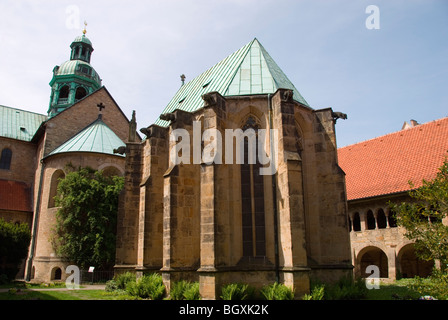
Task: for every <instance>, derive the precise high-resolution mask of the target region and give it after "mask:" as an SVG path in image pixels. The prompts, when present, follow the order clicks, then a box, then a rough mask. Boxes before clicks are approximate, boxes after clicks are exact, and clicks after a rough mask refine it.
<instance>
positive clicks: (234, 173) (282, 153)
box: [115, 39, 352, 299]
mask: <svg viewBox="0 0 448 320" xmlns="http://www.w3.org/2000/svg"><path fill="white" fill-rule="evenodd" d="M182 79H185V78H184V77H183V76H182ZM338 118H343V119H345V118H346V115H345V114H342V113H340V112H334V111H333V110H332V109H331V108H325V109H314V108H312V107H311V106H310V105H309V104H308V103H307V101H306V100H305V99H304V98H303V97H302V96H301V94H300V93H299V91H298V90H297V89H296V88H295V86H294V85H293V84H292V83H291V81H290V80H289V79H288V78H287V77H286V75H285V73H284V72H283V71H282V70H281V69H280V68H279V66H278V65H277V64H276V62H275V61H274V60H273V59H272V57H271V56H270V55H269V54H268V52H267V51H266V50H265V48H264V47H263V46H262V45H261V43H260V42H259V41H258V40H257V39H253V40H252V41H250V42H249V43H248V44H246V45H245V46H243V47H242V48H241V49H239V50H237V51H236V52H234V53H233V54H231V55H230V56H228V57H227V58H225V59H223V60H222V61H220V62H218V63H217V64H216V65H214V66H213V67H211V68H210V69H208V70H206V71H205V72H203V73H202V74H200V75H199V76H197V77H196V78H194V79H192V80H191V81H189V82H188V83H184V84H183V85H182V86H181V87H180V89H179V90H178V92H177V93H176V94H175V95H174V97H173V98H172V99H171V101H170V102H169V103H168V105H167V106H166V108H165V110H163V111H162V112H161V115H160V117H159V119H158V120H157V121H156V122H155V123H154V124H152V125H149V126H147V127H144V128H142V129H141V132H142V133H143V134H144V135H145V138H144V139H143V141H142V142H140V141H135V142H132V141H130V142H127V143H126V146H125V147H124V148H121V149H120V150H121V153H122V154H124V155H126V157H125V190H124V193H123V195H122V199H121V202H120V207H119V212H118V230H117V252H116V253H117V258H116V266H115V270H116V272H124V271H133V272H137V273H139V274H143V273H147V272H161V273H162V277H163V280H164V283H165V285H166V286H167V288H168V290H169V288H170V286H171V284H172V283H173V282H175V281H178V280H181V279H184V280H192V281H199V283H200V293H201V296H202V298H203V299H216V298H219V296H220V293H221V287H222V286H223V285H225V284H227V283H235V282H243V283H248V284H250V285H253V286H255V287H258V288H259V287H261V286H263V285H266V284H271V283H274V282H275V281H277V282H280V283H284V284H286V285H287V286H290V287H292V288H293V289H294V290H295V294H296V296H297V297H300V296H302V295H303V294H304V293H308V292H309V287H310V279H313V278H318V279H320V280H321V281H335V280H338V279H340V278H341V277H343V276H345V275H347V274H351V273H352V264H351V255H350V254H351V253H350V237H349V232H348V223H347V207H346V193H345V175H344V172H343V171H342V170H341V168H340V167H339V165H338V159H337V146H336V136H335V124H336V120H337V119H338ZM219 147H220V148H219ZM255 149H256V150H257V152H256V153H255V156H253V157H251V155H253V154H252V153H251V152H250V150H255ZM239 152H240V153H239ZM241 153H242V154H243V155H244V156H243V155H242V154H241ZM266 159H268V160H267V161H265V160H266ZM241 160H243V161H241ZM268 167H271V168H272V167H274V170H272V171H269V170H268Z"/></svg>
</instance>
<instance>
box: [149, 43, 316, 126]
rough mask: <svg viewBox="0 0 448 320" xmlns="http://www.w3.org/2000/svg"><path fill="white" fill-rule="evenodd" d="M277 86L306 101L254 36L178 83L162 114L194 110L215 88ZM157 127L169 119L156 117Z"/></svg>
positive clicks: (249, 90)
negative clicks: (207, 67) (184, 81)
mask: <svg viewBox="0 0 448 320" xmlns="http://www.w3.org/2000/svg"><path fill="white" fill-rule="evenodd" d="M279 88H285V89H292V90H293V92H294V95H293V98H294V100H296V101H298V102H300V103H302V104H303V105H306V106H308V103H307V102H306V101H305V99H304V98H303V97H302V96H301V94H300V93H299V91H298V90H297V89H296V88H295V87H294V85H293V84H292V82H291V81H290V80H289V79H288V77H287V76H286V75H285V74H284V73H283V71H282V70H281V69H280V68H279V66H278V65H277V64H276V63H275V61H274V60H273V59H272V57H271V56H270V55H269V54H268V52H267V51H266V50H265V49H264V47H263V46H262V45H261V44H260V42H259V41H258V40H257V39H256V38H255V39H253V40H252V41H251V42H249V43H248V44H246V45H245V46H244V47H242V48H241V49H239V50H238V51H236V52H234V53H233V54H231V55H229V56H228V57H227V58H225V59H224V60H222V61H220V62H218V63H217V64H215V65H214V66H213V67H211V68H210V69H208V70H207V71H205V72H203V73H202V74H200V75H199V76H197V77H196V78H194V79H193V80H191V81H190V82H188V83H186V84H184V85H182V86H181V87H180V89H179V90H178V91H177V93H176V94H175V95H174V97H173V98H172V99H171V101H170V102H169V103H168V105H167V106H166V107H165V109H164V111H163V112H162V113H167V112H172V111H174V110H176V109H180V110H184V111H188V112H194V111H196V110H198V109H200V108H202V107H203V105H204V101H203V100H202V98H201V97H202V95H203V94H205V93H207V92H212V91H216V92H219V93H220V94H221V95H222V96H239V95H256V94H268V93H275V92H276V91H277V90H278V89H279ZM155 124H156V125H159V126H167V125H168V124H169V122H167V121H164V120H161V119H158V120H157V121H156V122H155Z"/></svg>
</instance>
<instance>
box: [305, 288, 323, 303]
mask: <svg viewBox="0 0 448 320" xmlns="http://www.w3.org/2000/svg"><path fill="white" fill-rule="evenodd" d="M324 295H325V285H323V284H321V285H318V286H315V287H313V288H312V289H311V293H310V294H305V295H304V296H303V300H323V299H324Z"/></svg>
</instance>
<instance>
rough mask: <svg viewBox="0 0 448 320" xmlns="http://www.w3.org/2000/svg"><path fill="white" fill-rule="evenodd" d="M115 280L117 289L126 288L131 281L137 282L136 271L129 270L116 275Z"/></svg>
mask: <svg viewBox="0 0 448 320" xmlns="http://www.w3.org/2000/svg"><path fill="white" fill-rule="evenodd" d="M113 281H114V282H115V285H116V287H117V289H121V290H126V285H127V284H128V283H129V282H135V281H136V278H135V274H134V273H132V272H129V271H128V272H125V273H120V274H117V275H115V276H114V278H113ZM111 285H112V284H111Z"/></svg>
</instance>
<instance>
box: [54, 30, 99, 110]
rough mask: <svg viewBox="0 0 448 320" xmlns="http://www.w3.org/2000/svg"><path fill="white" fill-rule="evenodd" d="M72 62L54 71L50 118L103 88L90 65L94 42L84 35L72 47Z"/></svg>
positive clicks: (76, 39) (63, 64) (68, 61)
mask: <svg viewBox="0 0 448 320" xmlns="http://www.w3.org/2000/svg"><path fill="white" fill-rule="evenodd" d="M70 48H71V54H70V60H67V61H65V62H64V63H62V64H61V65H60V66H56V67H54V69H53V78H52V79H51V81H50V86H51V96H50V104H49V108H48V116H50V117H53V116H55V115H56V114H58V113H59V112H61V111H63V110H64V109H66V108H68V107H70V106H71V105H73V104H74V103H75V102H77V101H78V100H81V99H83V98H84V97H86V96H87V95H89V94H90V93H92V92H93V91H95V90H97V89H99V88H100V87H101V78H100V76H99V75H98V73H97V72H96V71H95V69H94V68H93V67H92V66H91V65H90V58H91V55H92V52H93V46H92V42H91V41H90V39H89V38H87V37H86V30H85V29H84V31H83V34H82V35H81V36H78V37H76V38H75V40H73V42H72V43H71V45H70Z"/></svg>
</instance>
